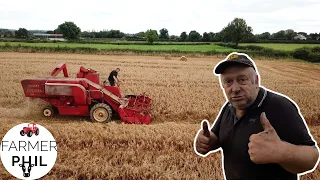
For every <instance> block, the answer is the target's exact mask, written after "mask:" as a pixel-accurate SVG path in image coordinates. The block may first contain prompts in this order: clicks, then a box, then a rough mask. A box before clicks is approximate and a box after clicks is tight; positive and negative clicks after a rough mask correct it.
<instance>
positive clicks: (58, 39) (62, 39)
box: [33, 33, 66, 41]
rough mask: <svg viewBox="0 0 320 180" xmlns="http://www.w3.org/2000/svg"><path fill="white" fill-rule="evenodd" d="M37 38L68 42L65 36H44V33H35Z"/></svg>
mask: <svg viewBox="0 0 320 180" xmlns="http://www.w3.org/2000/svg"><path fill="white" fill-rule="evenodd" d="M33 35H34V36H35V37H42V38H46V39H48V40H50V41H66V39H65V38H63V34H43V33H34V34H33Z"/></svg>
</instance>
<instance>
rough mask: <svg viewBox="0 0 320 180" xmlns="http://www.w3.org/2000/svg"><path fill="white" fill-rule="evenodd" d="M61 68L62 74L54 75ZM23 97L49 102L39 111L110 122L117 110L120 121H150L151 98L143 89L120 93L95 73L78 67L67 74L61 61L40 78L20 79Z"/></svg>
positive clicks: (48, 114) (115, 87)
mask: <svg viewBox="0 0 320 180" xmlns="http://www.w3.org/2000/svg"><path fill="white" fill-rule="evenodd" d="M61 71H63V75H64V77H57V75H58V74H59V72H61ZM21 84H22V87H23V90H24V94H25V97H30V98H40V99H42V100H44V101H46V102H47V103H49V104H50V106H47V107H45V108H44V109H43V115H44V116H46V117H52V116H54V115H55V114H56V113H59V114H61V115H76V116H89V117H90V119H91V120H92V121H94V122H100V123H104V122H110V121H111V120H112V116H113V113H117V114H118V115H119V116H120V118H121V121H122V123H124V124H149V123H151V115H150V110H151V98H150V97H149V96H147V95H146V94H145V93H143V94H140V95H125V96H123V95H122V93H121V91H120V85H118V86H105V85H100V79H99V73H97V71H95V70H93V69H90V68H89V69H86V68H84V67H83V66H81V67H80V71H79V72H78V73H77V76H76V78H69V75H68V71H67V66H66V64H65V63H61V64H59V65H58V67H56V68H55V69H54V70H53V71H52V72H51V76H49V77H44V78H30V79H24V80H22V81H21Z"/></svg>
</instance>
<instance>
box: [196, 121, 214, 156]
mask: <svg viewBox="0 0 320 180" xmlns="http://www.w3.org/2000/svg"><path fill="white" fill-rule="evenodd" d="M217 142H218V138H217V136H216V135H215V134H214V133H213V132H212V131H211V130H209V124H208V121H207V120H203V121H202V125H201V130H200V132H199V134H198V136H197V139H196V144H195V146H196V150H197V151H198V152H199V153H200V154H207V153H208V152H209V151H211V150H213V148H214V146H215V145H216V144H217Z"/></svg>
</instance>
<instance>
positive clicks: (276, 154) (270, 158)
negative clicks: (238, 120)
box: [248, 112, 283, 164]
mask: <svg viewBox="0 0 320 180" xmlns="http://www.w3.org/2000/svg"><path fill="white" fill-rule="evenodd" d="M260 122H261V124H262V127H263V129H264V131H262V132H260V133H258V134H252V135H251V136H250V138H249V144H248V146H249V150H248V153H249V155H250V159H251V161H253V162H254V163H256V164H266V163H278V162H280V161H281V158H282V155H281V152H282V151H281V150H282V149H283V148H282V147H283V142H282V141H281V139H280V138H279V136H278V134H277V132H276V130H275V129H274V128H273V126H272V125H271V123H270V121H269V120H268V118H267V117H266V114H265V113H264V112H263V113H261V115H260Z"/></svg>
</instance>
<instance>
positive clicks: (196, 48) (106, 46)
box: [0, 42, 234, 52]
mask: <svg viewBox="0 0 320 180" xmlns="http://www.w3.org/2000/svg"><path fill="white" fill-rule="evenodd" d="M6 43H7V42H0V46H5V44H6ZM9 44H10V45H11V46H18V45H19V44H20V45H21V46H33V47H34V46H38V47H58V46H59V47H71V48H76V47H90V48H97V49H132V50H146V51H148V50H157V51H171V50H177V51H189V52H193V51H194V52H208V51H213V50H215V51H217V52H226V51H233V50H234V49H232V48H227V47H221V46H217V45H186V46H183V45H114V44H78V43H24V42H9Z"/></svg>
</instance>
